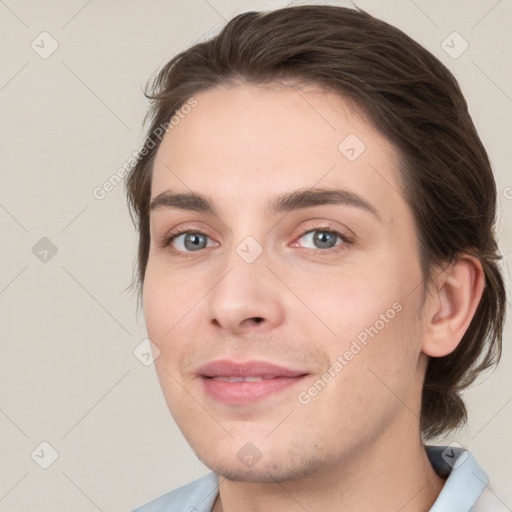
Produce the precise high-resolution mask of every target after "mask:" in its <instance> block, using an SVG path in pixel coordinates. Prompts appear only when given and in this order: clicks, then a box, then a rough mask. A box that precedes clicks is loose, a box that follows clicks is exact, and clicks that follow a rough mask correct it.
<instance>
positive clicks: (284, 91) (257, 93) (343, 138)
mask: <svg viewBox="0 0 512 512" xmlns="http://www.w3.org/2000/svg"><path fill="white" fill-rule="evenodd" d="M194 98H195V100H196V102H197V105H196V106H195V107H194V108H191V109H190V110H189V111H188V113H187V114H182V116H181V117H180V122H179V123H178V124H176V125H174V126H173V127H172V129H170V130H169V132H168V133H167V134H166V135H165V137H164V139H163V140H162V143H161V145H160V147H159V150H158V153H157V155H156V159H155V164H154V169H153V181H152V192H151V197H155V196H157V195H158V194H160V193H162V192H164V191H167V190H172V191H175V192H190V191H194V192H200V193H202V194H204V195H207V196H209V197H211V198H212V199H213V200H214V201H217V200H218V201H219V202H223V201H226V199H227V198H235V197H236V198H240V196H241V195H243V197H244V198H247V200H250V199H254V200H256V199H257V198H261V199H263V198H265V197H267V198H270V197H272V196H275V195H276V194H279V193H285V192H289V191H291V190H293V189H298V188H304V187H315V186H321V187H329V186H332V187H340V186H341V187H343V188H345V189H348V190H351V191H354V192H358V193H361V192H364V194H365V195H366V196H368V197H372V196H373V199H374V200H375V201H377V202H378V203H382V204H383V205H385V204H388V205H389V204H390V203H392V202H401V201H402V202H403V198H402V197H401V195H402V194H401V184H400V178H399V172H398V162H399V159H398V153H397V151H396V150H395V148H394V146H393V145H392V144H391V143H390V142H389V141H388V140H387V139H386V138H385V137H383V136H382V135H381V134H380V133H378V132H377V131H376V130H374V129H373V128H372V125H371V124H370V123H369V122H368V121H367V120H366V119H365V117H364V116H363V115H361V114H360V113H359V112H358V110H357V109H356V108H354V107H353V106H352V105H351V104H350V103H348V102H347V101H346V100H344V99H343V98H342V97H340V96H339V95H337V94H334V93H329V92H325V91H323V90H321V89H320V88H319V87H318V86H317V87H314V86H310V87H307V88H300V89H299V88H296V87H292V86H277V85H272V84H271V85H265V86H255V85H236V86H222V87H217V88H215V89H210V90H207V91H204V92H202V93H200V94H197V95H195V96H194Z"/></svg>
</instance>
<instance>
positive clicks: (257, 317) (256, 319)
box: [253, 316, 263, 324]
mask: <svg viewBox="0 0 512 512" xmlns="http://www.w3.org/2000/svg"><path fill="white" fill-rule="evenodd" d="M253 320H254V321H255V322H256V323H257V324H259V323H260V322H263V318H261V316H255V317H254V318H253Z"/></svg>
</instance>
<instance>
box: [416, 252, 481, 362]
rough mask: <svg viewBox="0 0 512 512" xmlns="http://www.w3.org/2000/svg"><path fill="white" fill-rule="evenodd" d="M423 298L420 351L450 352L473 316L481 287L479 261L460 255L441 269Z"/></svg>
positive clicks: (440, 355)
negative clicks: (425, 298)
mask: <svg viewBox="0 0 512 512" xmlns="http://www.w3.org/2000/svg"><path fill="white" fill-rule="evenodd" d="M433 287H434V290H433V292H432V294H431V296H430V297H428V298H427V304H426V308H425V312H426V316H425V331H424V337H423V342H422V351H423V352H424V353H425V354H427V355H429V356H432V357H443V356H446V355H448V354H450V353H451V352H453V351H454V350H455V349H456V348H457V346H458V344H459V343H460V341H461V340H462V337H463V336H464V333H465V332H466V330H467V329H468V327H469V325H470V323H471V320H472V319H473V317H474V315H475V312H476V309H477V307H478V304H479V303H480V300H481V298H482V294H483V291H484V288H485V277H484V273H483V269H482V264H481V263H480V261H479V260H478V259H477V258H474V257H472V256H468V255H464V256H462V257H460V258H459V259H458V260H456V261H455V262H454V263H452V264H451V265H450V266H449V267H448V268H446V269H444V270H443V271H442V272H441V273H440V274H439V276H438V277H437V279H435V282H434V284H433Z"/></svg>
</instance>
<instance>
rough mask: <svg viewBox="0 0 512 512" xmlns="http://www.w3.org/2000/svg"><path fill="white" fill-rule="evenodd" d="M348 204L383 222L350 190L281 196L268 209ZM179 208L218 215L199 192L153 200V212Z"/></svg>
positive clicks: (165, 194)
mask: <svg viewBox="0 0 512 512" xmlns="http://www.w3.org/2000/svg"><path fill="white" fill-rule="evenodd" d="M330 204H332V205H344V206H352V207H355V208H359V209H361V210H365V211H367V212H369V213H371V214H372V215H374V216H375V217H376V218H377V219H379V220H381V217H380V215H379V212H378V211H377V209H376V208H375V207H374V206H372V205H371V204H370V203H369V202H367V201H366V200H364V199H363V198H362V197H360V196H359V195H357V194H355V193H354V192H350V191H348V190H341V189H332V188H325V189H319V188H305V189H299V190H295V191H293V192H285V193H283V194H279V195H278V196H276V197H275V198H273V199H272V201H270V203H269V205H268V210H269V212H270V213H271V214H276V213H280V212H290V211H293V210H301V209H304V208H311V207H314V206H323V205H330ZM167 208H169V209H178V210H186V211H194V212H206V213H211V214H214V215H217V213H216V211H215V208H214V206H213V203H212V201H211V200H210V199H209V198H208V197H206V196H203V195H201V194H197V193H195V192H190V193H182V194H175V193H172V192H171V191H169V190H168V191H165V192H162V193H161V194H159V195H157V196H156V197H154V198H153V199H152V200H151V203H150V207H149V210H150V211H155V210H157V209H167Z"/></svg>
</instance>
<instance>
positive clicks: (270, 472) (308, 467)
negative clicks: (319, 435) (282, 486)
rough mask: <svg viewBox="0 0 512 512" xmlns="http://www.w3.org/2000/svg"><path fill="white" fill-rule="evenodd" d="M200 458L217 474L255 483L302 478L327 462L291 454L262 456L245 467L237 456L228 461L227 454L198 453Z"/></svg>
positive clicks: (235, 480)
mask: <svg viewBox="0 0 512 512" xmlns="http://www.w3.org/2000/svg"><path fill="white" fill-rule="evenodd" d="M196 455H197V456H198V458H199V459H200V460H201V462H202V463H203V464H205V465H206V466H207V467H208V468H209V469H210V470H211V471H213V472H214V473H215V474H217V475H219V476H222V477H224V478H226V479H227V480H231V481H234V482H253V483H278V482H287V481H293V480H300V479H302V478H305V477H308V476H310V475H311V474H313V473H315V472H316V471H318V470H319V469H320V468H322V467H323V466H324V464H325V462H324V461H321V460H320V459H318V458H317V457H312V458H307V457H306V456H305V454H302V455H300V460H294V459H295V458H296V457H297V455H298V454H295V457H294V456H293V455H292V454H290V455H289V456H288V457H287V458H286V459H287V460H283V459H284V458H283V457H274V458H270V459H269V458H267V460H264V459H265V457H264V456H262V457H261V459H260V460H258V461H257V462H255V463H254V465H253V466H252V467H244V464H243V462H240V461H239V460H238V458H235V460H236V462H233V461H232V460H230V461H227V460H226V457H225V455H223V456H219V457H218V458H216V459H214V458H213V456H214V455H213V454H212V453H210V454H208V455H207V456H205V457H203V456H200V454H197V453H196Z"/></svg>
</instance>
